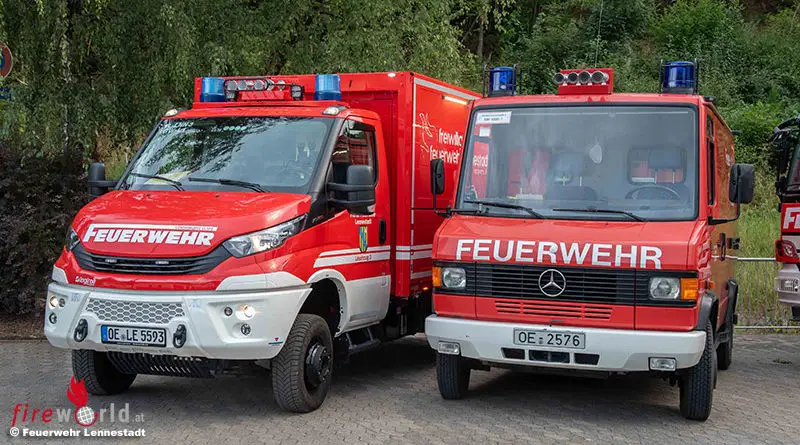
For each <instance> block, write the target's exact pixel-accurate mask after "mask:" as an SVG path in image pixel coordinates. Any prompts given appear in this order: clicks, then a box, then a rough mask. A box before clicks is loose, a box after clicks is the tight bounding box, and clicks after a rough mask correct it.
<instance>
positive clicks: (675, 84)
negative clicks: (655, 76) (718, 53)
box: [661, 59, 699, 94]
mask: <svg viewBox="0 0 800 445" xmlns="http://www.w3.org/2000/svg"><path fill="white" fill-rule="evenodd" d="M698 68H699V67H698V65H697V59H694V60H693V61H691V62H687V61H675V62H666V63H664V61H661V92H662V93H664V94H695V93H696V92H697V74H698V71H699V69H698Z"/></svg>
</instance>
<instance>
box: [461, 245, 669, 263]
mask: <svg viewBox="0 0 800 445" xmlns="http://www.w3.org/2000/svg"><path fill="white" fill-rule="evenodd" d="M661 255H662V251H661V249H660V248H658V247H654V246H641V245H631V244H628V245H624V244H594V243H564V242H560V243H555V242H552V241H524V240H487V239H480V240H475V239H460V240H458V243H457V247H456V260H473V261H497V262H501V263H504V262H508V261H510V260H511V259H512V258H513V259H514V261H516V262H518V263H534V262H536V263H540V264H554V265H556V264H563V265H571V264H575V265H582V264H587V263H588V264H591V265H593V266H606V267H610V266H614V267H641V268H648V267H650V268H654V269H661Z"/></svg>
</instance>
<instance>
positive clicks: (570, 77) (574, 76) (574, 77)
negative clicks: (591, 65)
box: [567, 71, 578, 85]
mask: <svg viewBox="0 0 800 445" xmlns="http://www.w3.org/2000/svg"><path fill="white" fill-rule="evenodd" d="M567 83H568V84H570V85H575V84H576V83H578V72H577V71H573V72H571V73H569V74H567Z"/></svg>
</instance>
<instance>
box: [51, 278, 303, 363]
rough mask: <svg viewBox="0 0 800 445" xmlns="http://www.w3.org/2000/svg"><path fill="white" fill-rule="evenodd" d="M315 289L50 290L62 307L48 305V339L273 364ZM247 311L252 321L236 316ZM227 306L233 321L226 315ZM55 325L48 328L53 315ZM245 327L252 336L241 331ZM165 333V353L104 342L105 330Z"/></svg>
mask: <svg viewBox="0 0 800 445" xmlns="http://www.w3.org/2000/svg"><path fill="white" fill-rule="evenodd" d="M310 292H311V288H310V286H305V285H304V286H296V287H288V288H279V289H270V290H264V291H245V292H241V291H240V292H232V291H227V292H214V291H208V292H138V291H121V290H116V289H99V288H93V287H86V286H77V285H64V284H60V283H51V284H50V285H49V287H48V292H47V301H48V302H49V300H50V298H51V297H52V296H55V297H56V298H57V299H62V298H63V299H64V300H65V303H66V304H65V305H64V307H59V306H58V305H56V307H55V308H53V307H51V306H50V304H49V303H47V302H46V303H45V306H46V308H47V309H46V313H45V318H44V332H45V336H46V337H47V340H48V341H49V342H50V344H52V345H53V346H56V347H59V348H67V349H90V350H95V351H119V352H129V353H133V352H143V353H149V354H165V355H177V356H182V357H205V358H212V359H229V360H246V359H270V358H273V357H275V356H276V355H277V354H278V352H280V350H281V348H282V347H283V343H284V341H285V340H286V336H287V335H288V334H289V330H290V329H291V327H292V324H293V323H294V319H295V318H296V315H297V313H298V312H299V310H300V308H301V306H302V304H303V302H304V301H305V298H306V297H307V296H308V294H309V293H310ZM243 305H248V306H251V307H253V308H254V309H255V315H253V317H252V318H247V317H246V315H245V314H244V313H243V312H242V311H240V310H238V309H239V308H240V307H242V306H243ZM226 307H230V308H231V309H232V310H233V313H232V315H230V316H226V315H225V313H224V310H225V308H226ZM51 314H55V316H56V322H55V323H51V320H50V318H51V317H50V315H51ZM82 319H83V320H86V322H87V325H88V333H87V336H86V339H85V340H83V341H81V342H78V341H76V340H75V337H74V333H75V328H76V327H77V325H78V322H79V321H80V320H82ZM245 323H246V324H248V325H249V327H250V332H249V334H248V335H244V334H243V333H242V325H243V324H245ZM101 325H112V326H130V327H147V328H165V329H166V330H167V336H166V337H167V345H166V347H157V346H156V347H153V346H125V345H113V344H106V343H103V342H102V341H101V338H100V337H101V334H100V326H101ZM179 325H183V326H185V329H186V342H185V344H184V345H183V346H182V347H180V348H178V347H176V346H175V345H174V344H173V335H174V333H175V332H176V330H177V329H178V326H179Z"/></svg>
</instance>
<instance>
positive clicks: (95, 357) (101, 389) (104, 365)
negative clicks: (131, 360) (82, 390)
mask: <svg viewBox="0 0 800 445" xmlns="http://www.w3.org/2000/svg"><path fill="white" fill-rule="evenodd" d="M72 373H73V374H74V375H75V378H76V379H78V380H83V384H84V385H85V386H86V391H88V392H89V394H94V395H97V396H104V395H111V394H120V393H123V392H125V391H127V390H128V388H130V387H131V385H132V384H133V381H134V380H135V379H136V374H124V373H122V372H119V371H118V370H117V368H116V367H114V364H113V363H111V360H109V359H108V355H107V354H106V353H105V352H99V351H89V350H86V349H80V350H73V351H72Z"/></svg>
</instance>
